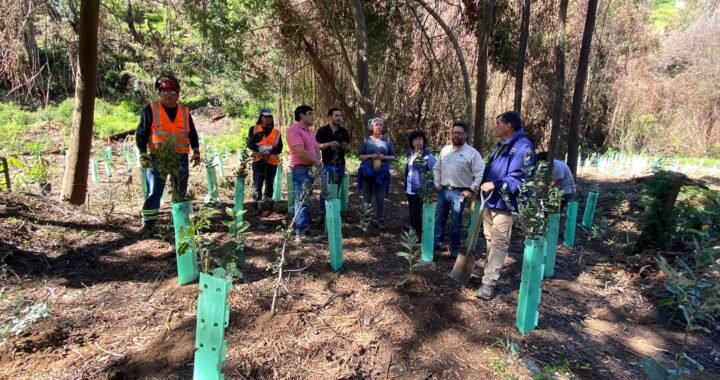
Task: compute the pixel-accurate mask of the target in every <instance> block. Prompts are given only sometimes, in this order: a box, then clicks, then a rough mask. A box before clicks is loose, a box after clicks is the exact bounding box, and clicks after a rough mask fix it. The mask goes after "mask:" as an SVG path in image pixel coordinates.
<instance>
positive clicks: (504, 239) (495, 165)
mask: <svg viewBox="0 0 720 380" xmlns="http://www.w3.org/2000/svg"><path fill="white" fill-rule="evenodd" d="M495 134H496V135H497V137H499V138H500V142H498V143H497V145H496V146H495V149H494V150H493V152H492V153H491V154H490V156H489V157H488V162H487V165H485V172H484V173H483V179H482V184H481V185H480V191H482V192H483V194H485V196H490V198H489V199H488V200H487V201H486V203H485V206H486V207H485V209H484V210H483V211H482V218H483V233H484V235H485V240H486V242H487V249H488V258H487V264H485V271H484V275H483V277H482V286H481V287H480V289H478V291H477V296H478V297H480V298H482V299H484V300H490V299H492V298H493V297H494V296H495V283H496V282H497V280H498V278H499V277H500V271H501V270H502V267H503V265H504V264H505V259H506V258H507V254H508V248H509V247H510V234H511V233H512V224H513V216H512V213H511V212H512V211H513V210H517V195H518V190H519V189H520V186H521V185H522V183H523V181H524V180H525V179H526V171H527V168H526V166H525V165H526V162H528V163H530V165H534V162H535V157H534V154H535V153H534V152H535V147H534V145H533V143H532V141H530V140H529V139H528V138H527V137H526V136H525V132H524V131H523V128H522V120H521V119H520V115H519V114H518V113H517V112H505V113H503V114H501V115H500V116H498V117H497V121H496V124H495ZM526 155H530V157H529V160H528V161H526V159H525V157H526ZM490 193H492V195H490ZM502 193H505V195H507V198H509V199H510V202H511V204H510V205H508V204H506V203H505V201H504V200H503V196H502Z"/></svg>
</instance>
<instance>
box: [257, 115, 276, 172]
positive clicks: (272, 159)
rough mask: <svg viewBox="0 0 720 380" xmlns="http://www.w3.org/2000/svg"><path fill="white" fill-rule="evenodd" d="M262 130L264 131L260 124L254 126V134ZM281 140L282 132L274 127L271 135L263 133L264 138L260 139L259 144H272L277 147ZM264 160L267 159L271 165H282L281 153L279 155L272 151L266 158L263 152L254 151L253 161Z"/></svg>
mask: <svg viewBox="0 0 720 380" xmlns="http://www.w3.org/2000/svg"><path fill="white" fill-rule="evenodd" d="M262 132H263V128H262V126H261V125H260V124H257V125H255V127H254V128H253V135H256V134H258V133H262ZM279 142H280V132H279V131H278V130H277V129H275V128H273V130H272V132H270V135H268V136H264V135H263V138H262V140H260V142H259V143H258V145H269V144H272V147H273V148H276V147H277V146H278V143H279ZM262 160H267V162H268V163H269V164H270V165H275V166H278V165H280V155H278V154H275V153H270V155H269V156H267V158H266V157H264V156H263V155H262V154H259V153H253V162H259V161H262Z"/></svg>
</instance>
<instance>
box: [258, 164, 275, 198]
mask: <svg viewBox="0 0 720 380" xmlns="http://www.w3.org/2000/svg"><path fill="white" fill-rule="evenodd" d="M252 170H253V200H254V201H259V200H261V199H262V198H263V196H262V195H263V185H265V198H272V196H273V186H274V185H275V174H276V173H277V166H275V165H271V164H268V163H267V161H264V160H263V161H258V162H253V164H252Z"/></svg>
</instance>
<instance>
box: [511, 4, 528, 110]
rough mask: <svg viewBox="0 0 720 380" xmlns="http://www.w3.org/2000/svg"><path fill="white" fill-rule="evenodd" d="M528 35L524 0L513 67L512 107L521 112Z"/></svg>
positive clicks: (526, 7) (526, 9) (526, 10)
mask: <svg viewBox="0 0 720 380" xmlns="http://www.w3.org/2000/svg"><path fill="white" fill-rule="evenodd" d="M529 36H530V0H525V2H524V3H523V10H522V23H521V25H520V47H519V48H518V61H517V66H516V67H515V103H514V107H513V109H514V110H515V112H517V113H518V114H522V88H523V79H524V76H525V53H526V51H527V42H528V38H529Z"/></svg>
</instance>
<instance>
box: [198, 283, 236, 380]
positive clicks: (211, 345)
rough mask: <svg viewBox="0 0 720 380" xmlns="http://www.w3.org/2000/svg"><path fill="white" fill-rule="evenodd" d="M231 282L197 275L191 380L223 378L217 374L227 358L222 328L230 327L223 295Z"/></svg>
mask: <svg viewBox="0 0 720 380" xmlns="http://www.w3.org/2000/svg"><path fill="white" fill-rule="evenodd" d="M231 290H232V280H230V279H227V280H226V279H224V278H219V277H214V276H211V275H209V274H206V273H201V274H200V295H199V296H198V311H197V322H196V328H195V349H196V351H195V363H194V368H193V379H195V380H220V379H224V375H223V374H222V372H221V368H222V365H223V363H224V362H225V358H226V356H227V340H226V339H225V338H224V335H225V328H227V327H228V325H229V324H230V305H228V304H227V295H228V294H229V293H230V291H231Z"/></svg>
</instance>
